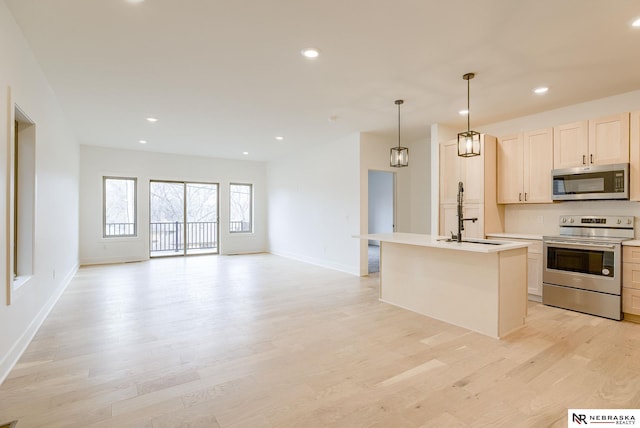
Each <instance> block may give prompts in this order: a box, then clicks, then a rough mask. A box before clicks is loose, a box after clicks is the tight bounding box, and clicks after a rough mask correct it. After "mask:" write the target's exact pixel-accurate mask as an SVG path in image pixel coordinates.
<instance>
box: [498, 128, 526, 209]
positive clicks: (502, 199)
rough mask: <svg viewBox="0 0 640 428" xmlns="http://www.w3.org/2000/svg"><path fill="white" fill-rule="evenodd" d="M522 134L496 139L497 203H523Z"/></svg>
mask: <svg viewBox="0 0 640 428" xmlns="http://www.w3.org/2000/svg"><path fill="white" fill-rule="evenodd" d="M523 155H524V152H523V144H522V134H517V135H509V136H505V137H502V138H499V139H498V197H497V199H498V203H499V204H517V203H519V202H522V201H523V195H522V193H523V179H524V169H523V166H524V165H523Z"/></svg>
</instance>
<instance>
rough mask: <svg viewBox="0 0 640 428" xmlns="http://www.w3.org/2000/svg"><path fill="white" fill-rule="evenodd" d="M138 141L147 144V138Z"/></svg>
mask: <svg viewBox="0 0 640 428" xmlns="http://www.w3.org/2000/svg"><path fill="white" fill-rule="evenodd" d="M138 143H140V144H147V140H139V141H138Z"/></svg>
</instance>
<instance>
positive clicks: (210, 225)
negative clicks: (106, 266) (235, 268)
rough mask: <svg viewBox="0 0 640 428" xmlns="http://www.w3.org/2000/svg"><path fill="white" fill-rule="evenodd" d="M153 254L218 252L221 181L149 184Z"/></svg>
mask: <svg viewBox="0 0 640 428" xmlns="http://www.w3.org/2000/svg"><path fill="white" fill-rule="evenodd" d="M149 199H150V200H149V218H150V222H149V249H150V253H151V254H150V255H151V257H162V256H182V255H189V254H216V253H218V185H217V184H215V183H193V182H175V181H151V182H150V184H149Z"/></svg>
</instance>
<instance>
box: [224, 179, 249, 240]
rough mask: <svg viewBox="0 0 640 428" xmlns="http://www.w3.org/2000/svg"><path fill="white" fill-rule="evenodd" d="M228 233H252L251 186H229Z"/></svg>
mask: <svg viewBox="0 0 640 428" xmlns="http://www.w3.org/2000/svg"><path fill="white" fill-rule="evenodd" d="M229 211H230V213H229V214H230V215H229V232H231V233H241V232H245V233H246V232H253V186H252V185H251V184H231V185H230V186H229Z"/></svg>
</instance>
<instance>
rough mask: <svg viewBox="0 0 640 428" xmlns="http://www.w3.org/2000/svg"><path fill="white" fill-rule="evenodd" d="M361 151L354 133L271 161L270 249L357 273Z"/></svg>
mask: <svg viewBox="0 0 640 428" xmlns="http://www.w3.org/2000/svg"><path fill="white" fill-rule="evenodd" d="M359 153H360V147H359V135H358V134H352V135H350V136H348V137H345V138H343V139H341V140H338V141H334V142H329V143H326V144H323V145H320V146H317V147H314V148H312V149H308V150H301V151H296V152H295V155H292V156H290V157H288V158H286V159H281V160H277V161H273V162H269V164H268V166H267V182H268V186H269V192H268V194H269V235H268V236H269V250H270V251H271V252H272V253H274V254H279V255H282V256H285V257H290V258H293V259H297V260H302V261H305V262H308V263H312V264H316V265H320V266H325V267H328V268H332V269H337V270H341V271H344V272H349V273H353V274H359V270H358V265H359V260H358V248H359V242H358V240H357V239H355V238H352V235H357V234H359V232H360V230H359V227H360V226H359V219H360V207H359V192H360V176H359V169H358V164H359ZM365 210H366V208H365Z"/></svg>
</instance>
